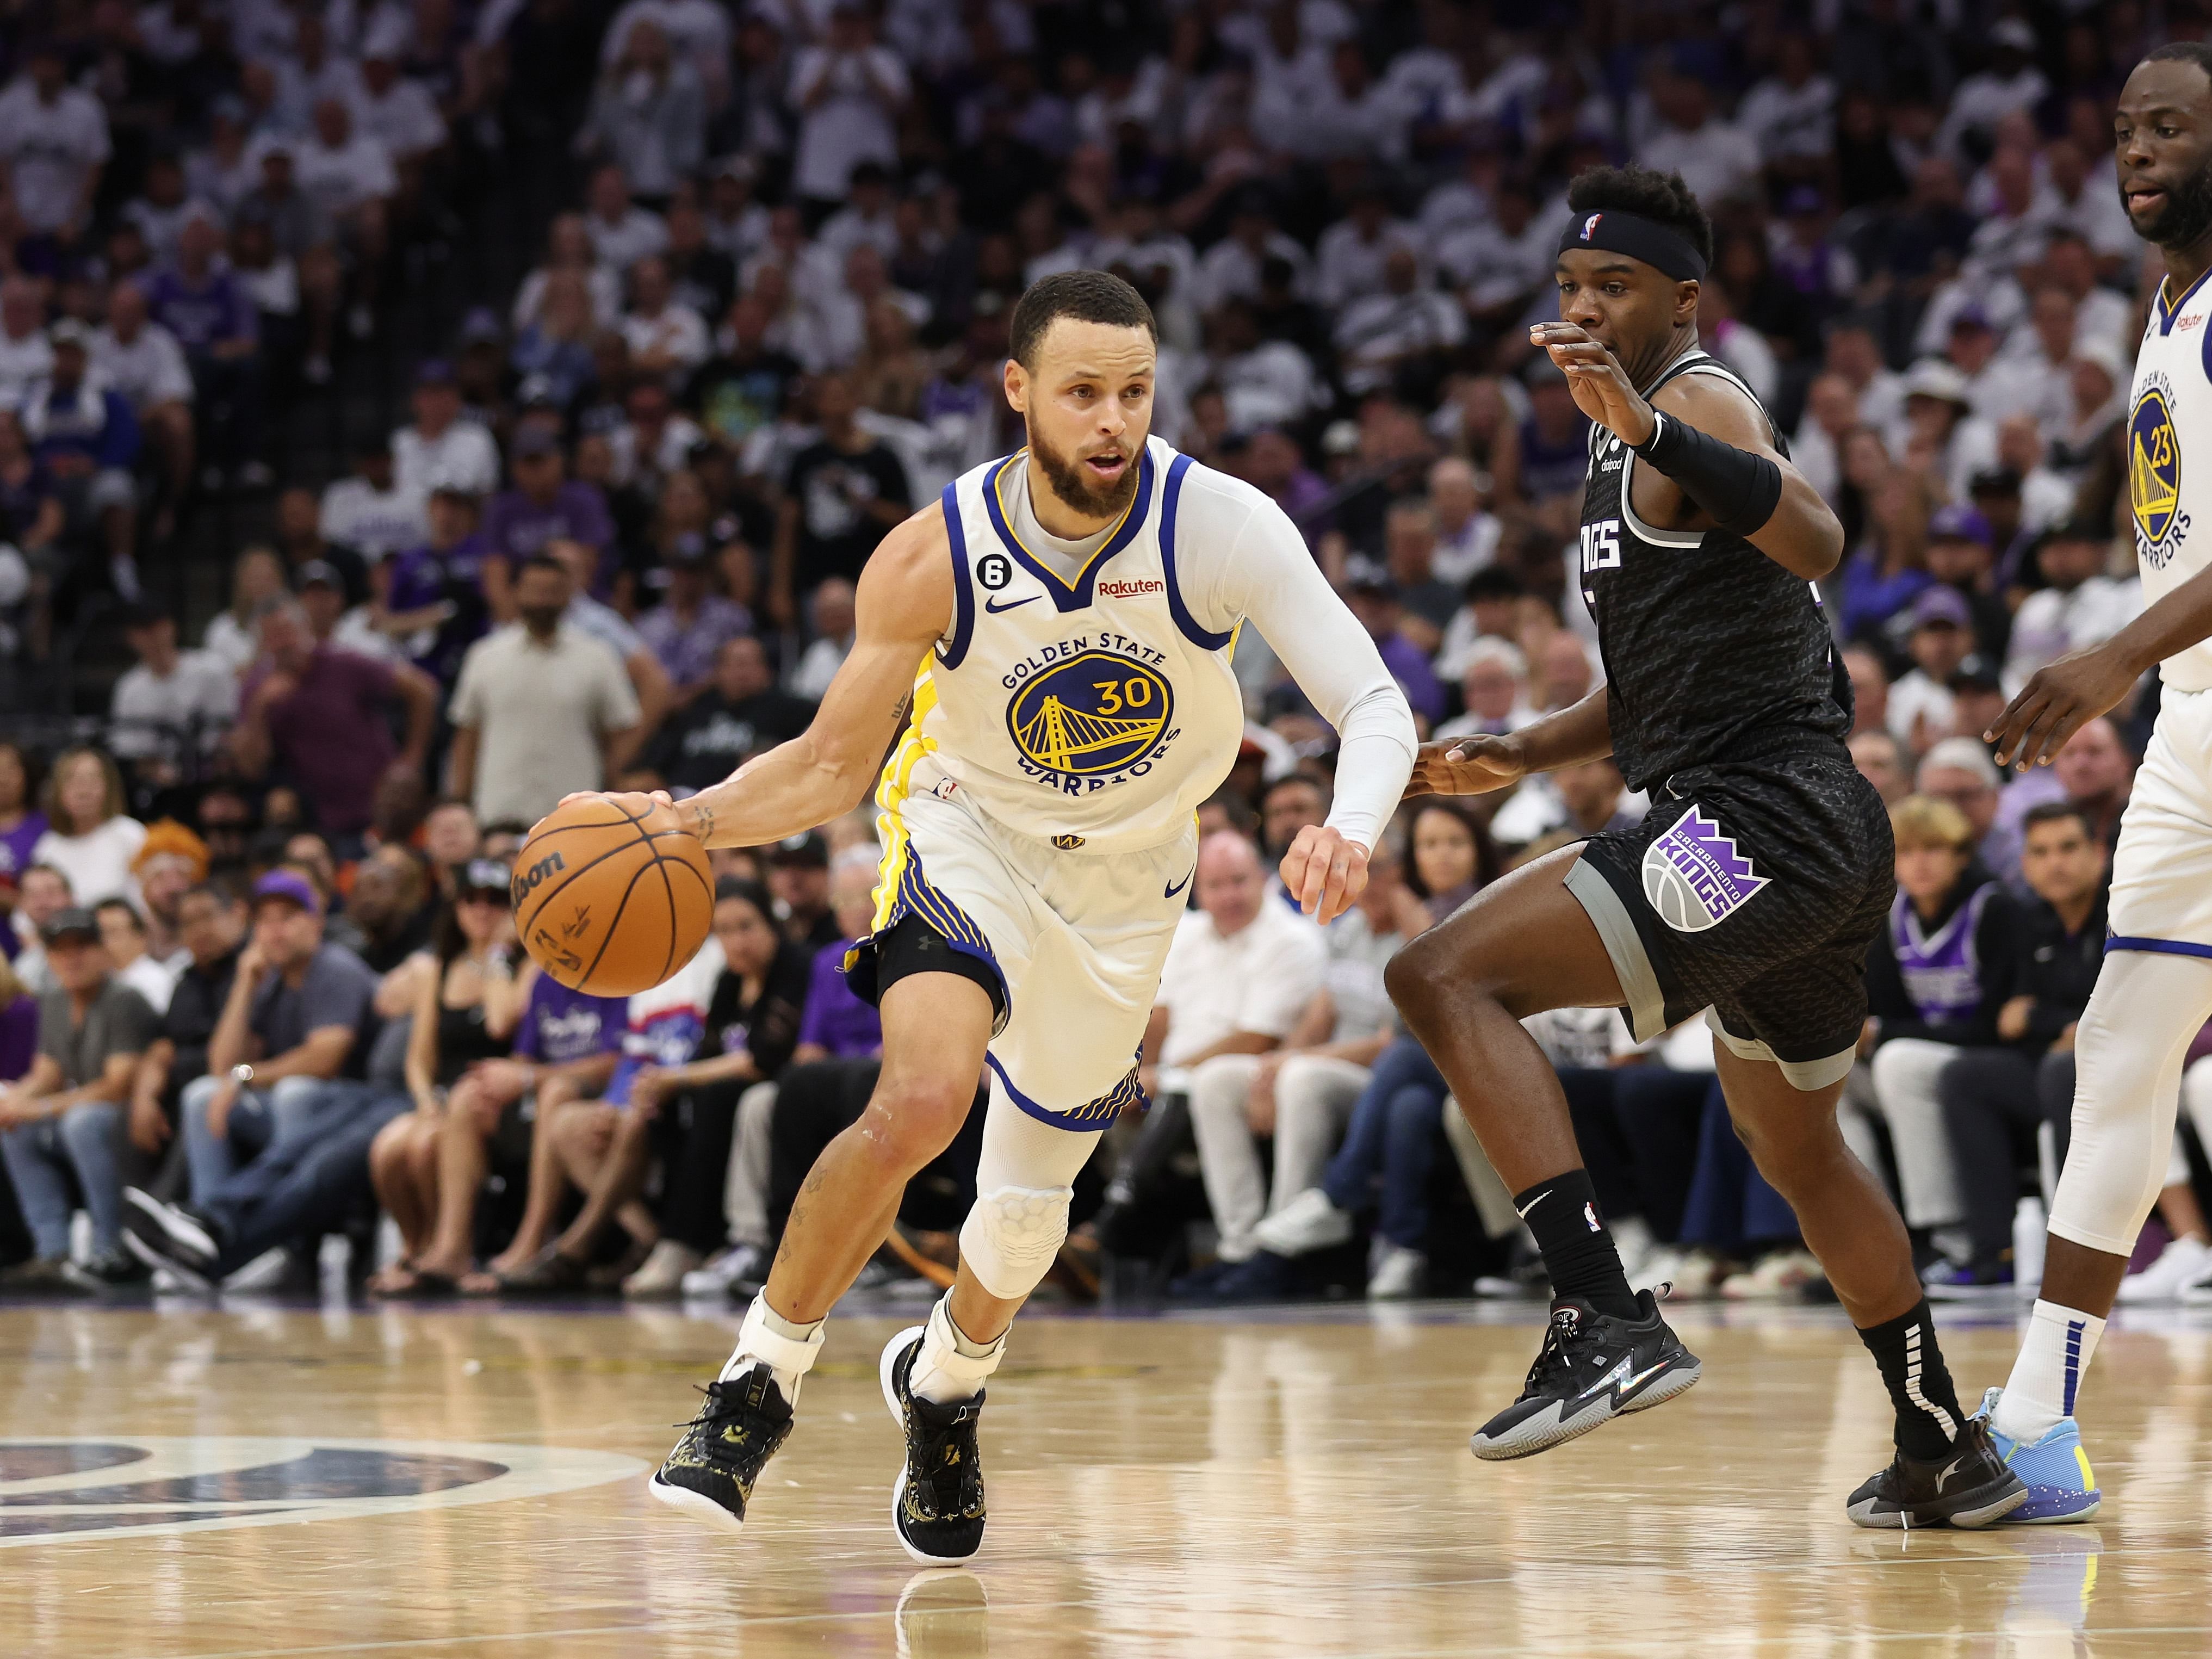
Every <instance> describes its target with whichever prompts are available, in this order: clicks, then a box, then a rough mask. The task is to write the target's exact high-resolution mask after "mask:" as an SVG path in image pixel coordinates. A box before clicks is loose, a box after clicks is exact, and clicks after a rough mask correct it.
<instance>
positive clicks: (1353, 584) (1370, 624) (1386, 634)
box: [1344, 560, 1444, 726]
mask: <svg viewBox="0 0 2212 1659" xmlns="http://www.w3.org/2000/svg"><path fill="white" fill-rule="evenodd" d="M1344 597H1345V600H1346V603H1347V604H1348V605H1351V607H1352V615H1353V616H1355V617H1358V618H1359V621H1360V625H1361V626H1362V627H1364V628H1365V629H1366V630H1367V632H1368V634H1369V635H1370V636H1371V637H1372V638H1373V639H1374V641H1375V648H1376V650H1377V651H1379V652H1381V653H1383V666H1384V667H1385V668H1388V669H1389V671H1390V678H1392V679H1394V680H1395V681H1397V682H1398V687H1399V689H1400V690H1402V691H1403V692H1404V693H1405V694H1406V701H1407V702H1409V703H1411V704H1412V705H1413V712H1414V713H1415V714H1419V715H1420V716H1421V718H1422V719H1424V720H1426V721H1427V722H1428V723H1429V725H1430V726H1435V725H1436V723H1437V721H1438V720H1442V719H1443V717H1444V688H1443V682H1441V681H1440V680H1438V679H1437V677H1436V672H1435V671H1434V670H1433V669H1431V667H1430V666H1429V659H1428V658H1427V657H1426V656H1425V654H1423V653H1422V651H1421V648H1420V647H1419V646H1417V645H1415V644H1414V643H1413V641H1411V640H1409V639H1407V637H1406V636H1405V635H1404V634H1402V633H1401V632H1400V631H1399V628H1398V623H1399V618H1400V615H1401V611H1400V606H1399V602H1398V585H1397V584H1396V583H1395V581H1393V580H1391V579H1390V574H1389V572H1388V571H1387V570H1384V569H1383V568H1382V567H1380V566H1379V565H1375V564H1372V563H1370V562H1368V561H1366V560H1361V561H1359V562H1358V563H1357V565H1356V566H1355V567H1354V568H1353V569H1352V571H1351V572H1350V573H1349V580H1348V583H1347V585H1346V590H1345V595H1344Z"/></svg>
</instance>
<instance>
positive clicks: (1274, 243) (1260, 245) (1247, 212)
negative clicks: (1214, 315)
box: [1197, 193, 1313, 311]
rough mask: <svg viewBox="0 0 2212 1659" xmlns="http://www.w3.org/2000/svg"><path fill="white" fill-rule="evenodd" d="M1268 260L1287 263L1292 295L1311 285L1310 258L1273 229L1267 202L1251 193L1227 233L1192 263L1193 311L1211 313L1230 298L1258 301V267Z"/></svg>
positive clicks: (1305, 289)
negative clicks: (1194, 265)
mask: <svg viewBox="0 0 2212 1659" xmlns="http://www.w3.org/2000/svg"><path fill="white" fill-rule="evenodd" d="M1270 258H1278V259H1281V260H1283V261H1285V263H1287V264H1289V266H1290V267H1291V271H1292V272H1293V273H1294V281H1293V283H1292V286H1293V287H1295V288H1296V289H1297V290H1298V292H1300V293H1301V294H1304V293H1305V292H1306V291H1307V290H1308V289H1310V288H1311V287H1312V285H1313V283H1312V265H1313V262H1312V260H1311V259H1310V258H1308V257H1307V255H1306V251H1305V249H1304V248H1303V247H1301V246H1298V244H1297V241H1296V240H1294V239H1293V238H1291V237H1290V236H1287V235H1285V234H1284V233H1283V232H1281V231H1279V230H1278V229H1277V228H1275V222H1274V219H1273V216H1272V215H1271V214H1270V213H1269V211H1268V208H1267V203H1266V202H1265V200H1264V199H1262V198H1261V197H1260V196H1258V195H1257V194H1256V193H1255V194H1253V195H1249V196H1247V197H1245V198H1244V199H1243V200H1242V201H1240V202H1239V203H1238V204H1237V209H1236V210H1235V212H1234V213H1233V214H1232V215H1231V217H1230V221H1229V234H1227V235H1226V236H1225V237H1223V238H1222V239H1221V240H1219V241H1218V242H1216V243H1215V244H1214V245H1213V246H1212V247H1210V248H1208V249H1206V254H1205V257H1204V258H1200V260H1199V262H1198V295H1197V303H1198V307H1199V309H1200V310H1201V311H1215V310H1218V309H1219V308H1220V307H1222V306H1224V305H1226V304H1227V303H1228V302H1229V301H1231V300H1251V299H1256V298H1258V297H1259V293H1260V267H1261V264H1263V263H1265V262H1266V261H1267V260H1268V259H1270Z"/></svg>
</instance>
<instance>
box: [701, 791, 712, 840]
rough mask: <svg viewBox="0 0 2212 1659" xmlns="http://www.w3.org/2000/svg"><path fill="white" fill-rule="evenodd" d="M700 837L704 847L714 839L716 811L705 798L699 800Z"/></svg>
mask: <svg viewBox="0 0 2212 1659" xmlns="http://www.w3.org/2000/svg"><path fill="white" fill-rule="evenodd" d="M698 813H699V824H698V836H699V840H700V842H701V843H702V845H703V844H704V843H706V842H710V841H712V840H713V839H714V808H713V807H711V806H709V805H708V804H707V802H706V800H705V799H704V798H703V797H702V798H699V799H698Z"/></svg>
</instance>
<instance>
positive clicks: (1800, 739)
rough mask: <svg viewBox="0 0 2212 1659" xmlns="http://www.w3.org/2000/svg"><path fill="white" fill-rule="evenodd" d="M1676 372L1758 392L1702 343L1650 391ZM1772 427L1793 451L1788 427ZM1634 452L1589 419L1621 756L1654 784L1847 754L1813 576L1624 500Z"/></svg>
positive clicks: (1588, 511)
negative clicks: (1643, 515) (1723, 767)
mask: <svg viewBox="0 0 2212 1659" xmlns="http://www.w3.org/2000/svg"><path fill="white" fill-rule="evenodd" d="M1680 374H1714V375H1718V376H1719V377H1720V378H1721V379H1723V380H1727V381H1728V382H1729V384H1730V385H1732V386H1739V387H1742V389H1743V391H1744V393H1745V395H1746V396H1747V397H1748V396H1751V389H1750V388H1749V387H1748V386H1744V384H1743V382H1742V381H1741V380H1740V379H1738V378H1737V377H1736V375H1735V374H1733V373H1732V372H1731V371H1730V370H1729V369H1728V368H1726V367H1724V366H1723V364H1721V363H1720V362H1718V361H1717V360H1716V359H1714V358H1713V357H1711V356H1709V355H1707V354H1706V353H1705V352H1703V351H1700V350H1697V349H1692V350H1689V351H1686V352H1685V353H1684V354H1683V355H1682V356H1680V357H1677V358H1676V359H1675V360H1674V362H1673V363H1671V364H1669V365H1668V368H1667V369H1666V371H1665V372H1664V373H1663V374H1661V375H1660V376H1659V378H1658V379H1657V380H1656V381H1654V382H1653V383H1652V384H1651V385H1650V386H1649V387H1647V388H1645V389H1644V396H1645V397H1646V398H1651V397H1653V396H1655V395H1656V393H1657V392H1658V390H1659V388H1660V387H1661V386H1664V385H1666V384H1667V382H1668V381H1669V380H1673V379H1674V378H1675V377H1676V376H1677V375H1680ZM1753 402H1757V399H1756V398H1753ZM1761 412H1762V413H1764V412H1765V409H1764V405H1761ZM1768 425H1769V429H1770V431H1771V429H1772V422H1771V420H1770V421H1769V422H1768ZM1773 441H1774V446H1775V447H1776V449H1778V450H1779V451H1780V452H1781V453H1784V454H1785V455H1786V454H1787V453H1789V451H1788V449H1787V448H1786V447H1784V444H1783V441H1782V439H1781V436H1780V435H1779V434H1776V435H1775V436H1774V440H1773ZM1635 465H1636V455H1635V452H1634V451H1632V450H1631V449H1630V448H1629V447H1628V446H1627V445H1626V444H1624V443H1623V442H1622V441H1620V439H1619V438H1617V437H1615V436H1614V435H1613V434H1612V433H1611V432H1608V431H1607V430H1606V428H1603V427H1601V426H1597V425H1593V426H1592V427H1591V428H1590V465H1589V483H1587V484H1586V485H1585V486H1584V488H1583V525H1582V588H1583V601H1584V603H1586V604H1587V605H1589V611H1590V616H1591V617H1592V618H1594V619H1595V622H1596V623H1597V632H1598V648H1599V650H1600V651H1601V653H1602V654H1603V656H1604V658H1605V672H1606V702H1607V712H1608V715H1609V718H1610V720H1611V721H1612V729H1613V758H1614V760H1615V761H1616V763H1618V764H1619V765H1620V769H1621V772H1622V775H1624V776H1626V778H1627V780H1628V782H1629V786H1630V787H1632V788H1636V789H1647V790H1648V789H1653V788H1656V787H1657V786H1659V785H1661V784H1662V783H1664V782H1665V781H1666V780H1667V779H1668V777H1669V776H1671V775H1673V774H1674V773H1676V772H1680V771H1684V770H1686V769H1688V768H1691V767H1693V766H1708V765H1712V764H1715V763H1724V762H1731V761H1733V762H1741V761H1747V760H1753V759H1756V758H1760V757H1769V756H1780V755H1784V754H1789V753H1792V752H1805V751H1808V750H1810V751H1814V752H1826V753H1830V754H1834V755H1838V756H1840V755H1842V754H1843V753H1844V749H1843V739H1844V735H1845V734H1846V733H1847V732H1849V731H1850V724H1851V716H1850V681H1849V680H1848V679H1847V678H1844V671H1843V668H1842V665H1841V664H1840V662H1838V660H1837V659H1836V657H1835V653H1833V652H1832V650H1831V648H1830V643H1829V637H1828V626H1827V623H1826V620H1825V619H1824V618H1823V617H1822V615H1821V611H1820V599H1819V596H1818V594H1817V593H1816V592H1815V591H1814V586H1813V585H1812V584H1811V583H1810V582H1808V581H1807V580H1805V579H1804V578H1803V577H1802V576H1793V575H1791V574H1790V573H1789V572H1788V571H1787V570H1784V568H1782V567H1781V566H1780V565H1778V564H1777V563H1776V562H1774V561H1773V560H1772V559H1770V558H1768V557H1767V556H1766V555H1765V554H1764V553H1762V552H1760V551H1759V550H1758V549H1757V548H1755V547H1753V545H1752V544H1750V543H1749V542H1747V541H1746V540H1744V539H1743V538H1742V537H1741V536H1731V535H1729V534H1728V533H1726V532H1723V531H1719V530H1706V531H1676V530H1661V529H1656V528H1655V527H1653V526H1650V525H1647V524H1645V523H1644V521H1643V520H1641V519H1639V518H1638V517H1637V516H1636V513H1635V509H1634V508H1633V507H1631V506H1630V505H1629V481H1630V479H1631V477H1632V476H1633V473H1634V470H1635Z"/></svg>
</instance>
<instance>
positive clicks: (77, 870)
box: [31, 748, 146, 906]
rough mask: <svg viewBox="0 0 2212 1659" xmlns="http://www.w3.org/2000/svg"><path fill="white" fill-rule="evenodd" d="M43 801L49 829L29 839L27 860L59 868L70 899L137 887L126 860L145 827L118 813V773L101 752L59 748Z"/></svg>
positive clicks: (141, 841)
mask: <svg viewBox="0 0 2212 1659" xmlns="http://www.w3.org/2000/svg"><path fill="white" fill-rule="evenodd" d="M44 805H45V807H46V818H47V821H48V823H49V824H50V825H51V827H50V828H49V829H47V830H46V833H45V834H44V835H42V836H40V837H39V839H38V840H37V841H36V842H34V843H33V845H32V848H31V861H32V862H33V864H43V865H46V866H49V867H51V868H52V869H55V870H58V871H59V872H61V873H62V874H63V876H64V877H65V878H67V879H68V882H69V885H70V902H72V903H75V904H80V905H86V906H90V905H94V904H97V903H99V902H100V900H102V899H104V898H111V897H114V896H117V895H121V896H125V897H126V898H127V897H129V896H131V895H132V894H133V893H135V892H136V891H137V884H136V883H135V882H133V881H132V880H131V860H133V859H135V858H137V856H138V849H139V848H141V847H143V845H145V842H146V826H145V825H144V824H143V823H139V822H138V820H137V819H136V818H134V817H130V816H129V815H128V814H127V813H125V811H124V810H123V806H124V794H123V774H122V773H121V772H120V771H119V770H118V769H117V768H116V764H115V763H114V762H113V761H112V760H111V759H110V758H109V757H107V755H106V753H105V752H104V751H102V750H98V749H91V748H79V749H65V750H63V751H62V752H61V753H60V754H59V755H58V756H56V757H55V758H54V763H53V766H52V769H50V770H49V771H48V772H47V774H46V799H45V802H44Z"/></svg>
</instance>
